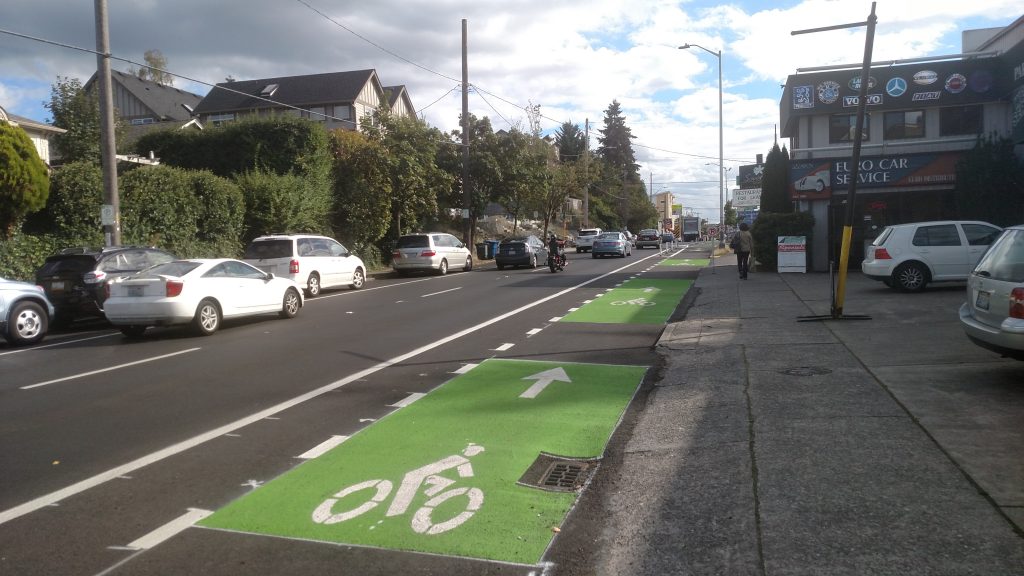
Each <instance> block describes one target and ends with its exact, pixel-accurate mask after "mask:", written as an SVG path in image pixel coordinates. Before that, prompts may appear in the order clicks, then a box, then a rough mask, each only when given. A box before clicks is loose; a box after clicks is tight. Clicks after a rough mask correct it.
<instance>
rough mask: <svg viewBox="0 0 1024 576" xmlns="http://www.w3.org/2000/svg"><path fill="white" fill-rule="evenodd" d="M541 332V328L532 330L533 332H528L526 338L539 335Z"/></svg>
mask: <svg viewBox="0 0 1024 576" xmlns="http://www.w3.org/2000/svg"><path fill="white" fill-rule="evenodd" d="M541 330H543V328H534V329H533V330H530V331H529V332H527V333H526V335H527V336H533V335H534V334H540V331H541Z"/></svg>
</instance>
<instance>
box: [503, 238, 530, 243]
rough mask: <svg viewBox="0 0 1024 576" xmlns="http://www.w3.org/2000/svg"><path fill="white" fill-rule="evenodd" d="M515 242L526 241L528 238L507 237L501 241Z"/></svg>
mask: <svg viewBox="0 0 1024 576" xmlns="http://www.w3.org/2000/svg"><path fill="white" fill-rule="evenodd" d="M513 242H526V238H505V239H504V240H502V241H501V243H502V244H511V243H513Z"/></svg>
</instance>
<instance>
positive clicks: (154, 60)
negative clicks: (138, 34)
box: [128, 50, 174, 86]
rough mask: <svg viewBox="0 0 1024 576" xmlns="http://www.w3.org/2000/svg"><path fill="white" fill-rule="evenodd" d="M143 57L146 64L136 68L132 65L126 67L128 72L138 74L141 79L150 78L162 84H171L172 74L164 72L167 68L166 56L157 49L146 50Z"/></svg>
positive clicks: (172, 82)
mask: <svg viewBox="0 0 1024 576" xmlns="http://www.w3.org/2000/svg"><path fill="white" fill-rule="evenodd" d="M143 58H144V59H145V60H146V65H145V66H143V67H141V68H138V69H136V68H135V67H134V66H131V67H129V68H128V73H129V74H131V75H133V76H138V77H139V78H141V79H143V80H151V81H153V82H156V83H157V84H160V85H162V86H173V85H174V76H172V75H171V74H169V73H167V72H165V70H167V58H166V57H165V56H164V55H163V53H162V52H160V51H159V50H146V53H145V55H144V56H143Z"/></svg>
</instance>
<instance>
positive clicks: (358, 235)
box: [331, 130, 391, 247]
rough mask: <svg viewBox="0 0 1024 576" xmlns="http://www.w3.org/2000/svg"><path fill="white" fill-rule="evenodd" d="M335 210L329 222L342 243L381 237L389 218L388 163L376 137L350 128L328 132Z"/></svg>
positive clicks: (357, 243) (361, 242) (356, 244)
mask: <svg viewBox="0 0 1024 576" xmlns="http://www.w3.org/2000/svg"><path fill="white" fill-rule="evenodd" d="M331 150H332V154H333V156H334V182H335V184H334V200H333V201H334V210H333V212H332V214H331V224H332V226H333V228H334V233H335V236H336V237H337V238H338V239H339V240H341V241H342V243H346V244H350V245H352V246H354V247H362V246H366V245H368V244H371V243H373V242H376V241H378V240H380V239H381V238H383V237H384V236H385V235H386V234H387V231H388V225H389V224H390V222H391V197H390V196H389V195H388V194H387V191H388V190H389V188H388V185H389V183H390V182H389V179H388V167H387V162H386V159H385V157H384V149H383V147H382V145H381V143H380V142H379V141H374V140H370V139H369V138H367V137H366V135H365V134H361V133H359V132H352V131H351V130H335V131H334V132H333V133H332V134H331Z"/></svg>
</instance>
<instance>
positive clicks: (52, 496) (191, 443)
mask: <svg viewBox="0 0 1024 576" xmlns="http://www.w3.org/2000/svg"><path fill="white" fill-rule="evenodd" d="M650 257H651V256H648V258H650ZM641 262H642V260H641ZM634 264H635V262H630V263H628V264H624V265H623V266H621V267H619V268H616V269H615V270H611V271H609V272H606V273H604V274H602V275H600V276H595V277H593V278H591V279H590V280H584V281H583V282H580V283H579V284H576V285H575V286H570V287H568V288H566V289H564V290H562V291H560V292H555V293H554V294H550V295H548V296H545V297H543V298H541V299H540V300H535V301H533V302H530V303H528V304H523V305H522V306H520V307H519V308H516V309H515V310H509V311H508V312H504V313H502V314H499V315H497V316H495V317H494V318H491V319H490V320H484V321H483V322H480V323H479V324H476V325H474V326H470V327H469V328H464V329H462V330H460V331H458V332H456V333H454V334H451V335H449V336H446V337H444V338H441V339H438V340H434V341H433V342H431V343H430V344H425V345H423V346H420V347H419V348H416V349H414V350H410V351H408V352H406V353H405V354H400V355H398V356H395V357H394V358H391V359H389V360H384V361H382V362H378V363H377V364H374V365H373V366H370V367H369V368H364V369H363V370H360V371H359V372H356V373H354V374H349V375H348V376H346V377H344V378H342V379H340V380H336V381H334V382H331V383H330V384H327V385H324V386H321V387H320V388H317V389H315V390H310V391H309V392H306V393H305V394H300V395H299V396H296V397H295V398H291V399H289V400H285V401H284V402H281V403H280V404H276V405H274V406H271V407H270V408H267V409H265V410H261V411H259V412H256V413H254V414H250V415H249V416H246V417H244V418H240V419H238V420H235V421H234V422H229V423H228V424H225V425H223V426H220V427H218V428H214V429H213V430H209V431H207V432H204V433H202V434H199V435H198V436H193V437H192V438H189V439H187V440H182V441H181V442H178V443H177V444H172V445H170V446H167V447H166V448H162V449H160V450H157V451H156V452H153V453H151V454H147V455H145V456H142V457H140V458H136V459H135V460H132V461H131V462H128V463H125V464H122V465H120V466H116V467H114V468H111V469H110V470H107V471H106V472H100V473H99V474H96V475H95V476H92V477H90V478H86V479H85V480H80V481H78V482H76V483H74V484H72V485H70V486H66V487H64V488H61V489H60V490H57V491H55V492H50V493H49V494H44V495H42V496H40V497H38V498H35V499H33V500H29V501H28V502H25V503H23V504H19V505H18V506H15V507H14V508H8V509H7V510H4V511H2V512H0V524H6V523H7V522H10V521H11V520H14V519H15V518H20V517H22V516H24V515H26V514H30V513H32V512H35V511H36V510H40V509H42V508H45V507H47V506H52V505H54V504H56V503H58V502H60V501H61V500H64V499H66V498H70V497H71V496H74V495H76V494H80V493H82V492H85V491H86V490H89V489H92V488H95V487H96V486H99V485H101V484H103V483H105V482H108V481H110V480H113V479H114V478H117V477H118V476H123V475H125V474H128V473H129V472H134V471H135V470H138V469H140V468H144V467H146V466H149V465H151V464H155V463H157V462H160V461H161V460H165V459H167V458H170V457H171V456H175V455H177V454H180V453H182V452H185V451H186V450H190V449H192V448H195V447H196V446H200V445H202V444H205V443H206V442H209V441H210V440H214V439H217V438H220V437H221V436H223V435H224V434H227V433H228V432H233V431H235V430H238V429H239V428H243V427H245V426H248V425H250V424H254V423H256V422H259V421H260V420H263V419H264V418H266V417H267V416H273V415H274V414H279V413H281V412H284V411H285V410H288V409H290V408H294V407H295V406H298V405H299V404H302V403H303V402H308V401H309V400H312V399H314V398H317V397H319V396H323V395H324V394H327V393H328V392H333V391H335V390H337V389H338V388H341V387H342V386H346V385H348V384H351V383H353V382H357V381H359V380H362V379H364V378H366V377H367V376H371V375H373V374H376V373H377V372H380V371H381V370H384V369H386V368H390V367H392V366H394V365H395V364H400V363H402V362H405V361H406V360H410V359H412V358H415V357H417V356H419V355H420V354H425V353H427V352H430V351H431V350H433V349H435V348H440V347H441V346H444V345H446V344H449V343H451V342H454V341H456V340H458V339H459V338H462V337H463V336H466V335H469V334H472V333H474V332H478V331H480V330H483V329H484V328H487V327H488V326H491V325H494V324H497V323H499V322H502V321H504V320H507V319H509V318H511V317H513V316H515V315H516V314H520V313H522V312H525V311H526V310H529V309H530V308H534V307H536V306H540V305H541V304H544V303H545V302H549V301H551V300H554V299H555V298H560V297H562V296H565V295H566V294H569V293H570V292H572V291H573V290H579V289H580V288H583V287H584V286H589V285H590V284H593V283H594V282H598V281H600V280H603V279H605V278H607V277H608V276H611V275H612V274H617V273H618V272H619V271H621V270H625V269H626V268H629V267H630V266H633V265H634ZM448 277H449V275H447V274H446V275H445V276H442V277H441V278H448ZM456 277H457V275H456ZM382 288H386V286H382ZM314 301H315V300H314ZM369 420H372V419H367V421H369ZM362 421H363V420H362V419H361V420H360V422H362Z"/></svg>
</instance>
